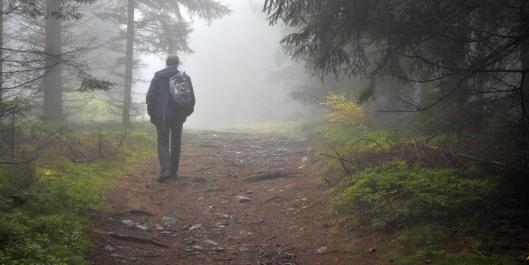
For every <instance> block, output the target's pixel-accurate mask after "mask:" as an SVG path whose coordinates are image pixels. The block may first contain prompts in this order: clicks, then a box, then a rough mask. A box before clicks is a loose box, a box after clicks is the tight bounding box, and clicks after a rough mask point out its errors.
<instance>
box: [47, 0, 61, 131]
mask: <svg viewBox="0 0 529 265" xmlns="http://www.w3.org/2000/svg"><path fill="white" fill-rule="evenodd" d="M59 10H60V0H46V28H45V40H44V42H45V53H46V60H45V61H46V74H45V75H44V83H43V91H44V103H43V111H44V117H45V118H46V119H49V120H52V121H61V120H63V119H64V116H63V110H62V107H63V99H62V94H63V87H62V66H61V47H62V38H61V19H60V18H59V17H58V16H57V14H56V12H58V11H59Z"/></svg>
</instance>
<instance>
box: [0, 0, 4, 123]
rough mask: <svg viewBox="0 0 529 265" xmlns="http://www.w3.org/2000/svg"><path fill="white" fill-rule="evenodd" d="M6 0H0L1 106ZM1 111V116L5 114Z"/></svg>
mask: <svg viewBox="0 0 529 265" xmlns="http://www.w3.org/2000/svg"><path fill="white" fill-rule="evenodd" d="M3 72H4V0H0V106H2V103H3V101H4V74H3ZM2 114H3V113H0V118H1V117H2V116H3V115H2Z"/></svg>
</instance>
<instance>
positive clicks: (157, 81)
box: [146, 55, 195, 182]
mask: <svg viewBox="0 0 529 265" xmlns="http://www.w3.org/2000/svg"><path fill="white" fill-rule="evenodd" d="M179 63H180V60H179V58H178V56H176V55H171V56H168V57H167V60H166V66H167V67H166V68H165V69H163V70H161V71H158V72H156V74H155V75H154V78H153V79H152V81H151V85H150V87H149V91H148V92H147V100H146V101H147V112H148V114H149V116H150V118H151V122H152V123H153V124H154V125H155V126H156V132H157V136H158V138H157V142H158V159H159V161H160V176H159V177H157V178H156V180H157V181H159V182H163V181H166V180H169V179H170V178H176V177H177V176H178V175H177V172H178V164H179V160H180V144H181V140H182V126H183V124H184V122H185V121H186V118H187V117H188V116H189V115H191V113H193V111H194V107H195V93H194V91H193V85H192V83H191V78H190V77H189V76H188V75H187V74H185V73H184V72H182V71H179V70H178V65H179Z"/></svg>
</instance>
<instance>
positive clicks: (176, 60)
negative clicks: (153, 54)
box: [165, 55, 180, 67]
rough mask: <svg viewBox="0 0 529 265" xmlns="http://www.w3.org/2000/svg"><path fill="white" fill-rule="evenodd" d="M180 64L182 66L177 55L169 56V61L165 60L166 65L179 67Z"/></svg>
mask: <svg viewBox="0 0 529 265" xmlns="http://www.w3.org/2000/svg"><path fill="white" fill-rule="evenodd" d="M178 64H180V59H179V58H178V56H177V55H169V56H167V59H166V60H165V65H167V66H173V67H177V66H178Z"/></svg>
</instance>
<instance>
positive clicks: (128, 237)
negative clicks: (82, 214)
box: [95, 231, 169, 248]
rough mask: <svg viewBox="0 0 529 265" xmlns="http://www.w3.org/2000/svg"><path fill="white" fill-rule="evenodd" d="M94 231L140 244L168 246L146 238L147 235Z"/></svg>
mask: <svg viewBox="0 0 529 265" xmlns="http://www.w3.org/2000/svg"><path fill="white" fill-rule="evenodd" d="M95 232H96V233H98V234H103V235H107V236H110V237H112V238H115V239H119V240H126V241H132V242H136V243H141V244H152V245H156V246H159V247H163V248H169V246H167V245H165V244H163V243H160V242H158V241H156V240H154V239H152V238H148V237H139V236H132V235H125V234H119V233H114V232H102V231H95Z"/></svg>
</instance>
